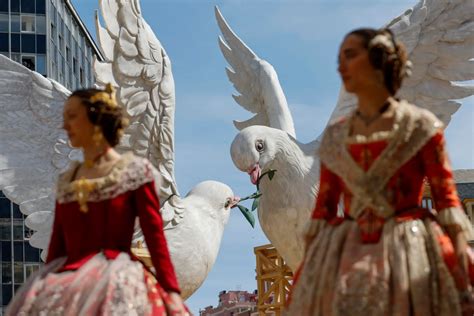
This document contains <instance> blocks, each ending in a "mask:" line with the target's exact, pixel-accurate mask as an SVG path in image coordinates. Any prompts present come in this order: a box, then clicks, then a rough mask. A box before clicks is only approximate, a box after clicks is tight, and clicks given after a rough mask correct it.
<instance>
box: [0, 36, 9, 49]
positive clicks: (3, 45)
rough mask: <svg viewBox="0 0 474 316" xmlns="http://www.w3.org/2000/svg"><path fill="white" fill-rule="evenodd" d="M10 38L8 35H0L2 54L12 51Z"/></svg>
mask: <svg viewBox="0 0 474 316" xmlns="http://www.w3.org/2000/svg"><path fill="white" fill-rule="evenodd" d="M8 37H9V36H8V33H0V51H2V52H9V51H10V41H9V39H8Z"/></svg>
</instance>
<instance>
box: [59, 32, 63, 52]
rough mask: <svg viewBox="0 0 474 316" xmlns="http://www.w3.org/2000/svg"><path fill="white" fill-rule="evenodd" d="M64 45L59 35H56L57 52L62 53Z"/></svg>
mask: <svg viewBox="0 0 474 316" xmlns="http://www.w3.org/2000/svg"><path fill="white" fill-rule="evenodd" d="M63 45H64V41H63V37H62V36H61V34H59V35H58V48H59V51H60V52H61V54H62V52H63V47H64V46H63Z"/></svg>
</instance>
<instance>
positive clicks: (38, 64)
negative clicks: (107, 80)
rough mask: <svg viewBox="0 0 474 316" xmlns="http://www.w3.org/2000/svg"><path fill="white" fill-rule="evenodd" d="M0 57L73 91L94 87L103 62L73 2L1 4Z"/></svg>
mask: <svg viewBox="0 0 474 316" xmlns="http://www.w3.org/2000/svg"><path fill="white" fill-rule="evenodd" d="M0 54H3V55H5V56H7V57H10V58H11V59H13V60H15V61H17V62H20V63H22V64H23V65H25V66H26V67H28V68H30V69H32V70H35V71H37V72H39V73H41V74H42V75H44V76H47V77H49V78H52V79H54V80H56V81H58V82H59V83H61V84H62V85H64V86H65V87H66V88H68V89H69V90H75V89H79V88H81V87H90V86H92V85H93V84H94V82H95V79H94V73H93V70H92V63H93V58H94V56H96V57H97V58H99V60H102V55H101V53H100V51H99V49H98V48H97V45H96V44H95V43H94V41H93V39H92V37H91V35H90V33H89V32H88V30H87V29H86V27H85V26H84V23H83V22H82V21H81V19H80V18H79V16H78V14H77V12H76V10H75V9H74V7H73V5H72V4H71V2H70V1H69V0H0Z"/></svg>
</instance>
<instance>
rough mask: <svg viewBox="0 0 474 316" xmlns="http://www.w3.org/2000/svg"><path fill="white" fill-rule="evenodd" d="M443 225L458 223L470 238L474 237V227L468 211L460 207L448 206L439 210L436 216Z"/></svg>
mask: <svg viewBox="0 0 474 316" xmlns="http://www.w3.org/2000/svg"><path fill="white" fill-rule="evenodd" d="M436 218H437V220H438V222H439V223H440V224H441V225H442V226H448V225H457V226H459V227H460V228H461V229H462V231H463V232H464V233H465V234H466V237H467V238H468V240H473V239H474V229H473V227H472V223H471V221H470V220H469V218H468V217H467V215H466V213H464V211H463V210H462V209H461V208H459V207H448V208H445V209H442V210H440V211H438V215H437V216H436Z"/></svg>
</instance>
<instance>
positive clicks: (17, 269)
mask: <svg viewBox="0 0 474 316" xmlns="http://www.w3.org/2000/svg"><path fill="white" fill-rule="evenodd" d="M13 280H14V281H15V285H17V284H22V283H23V282H25V271H24V269H23V263H21V262H15V263H14V264H13Z"/></svg>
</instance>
